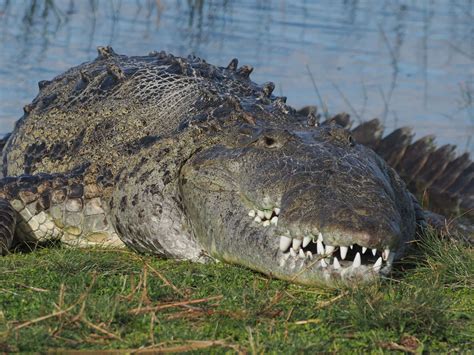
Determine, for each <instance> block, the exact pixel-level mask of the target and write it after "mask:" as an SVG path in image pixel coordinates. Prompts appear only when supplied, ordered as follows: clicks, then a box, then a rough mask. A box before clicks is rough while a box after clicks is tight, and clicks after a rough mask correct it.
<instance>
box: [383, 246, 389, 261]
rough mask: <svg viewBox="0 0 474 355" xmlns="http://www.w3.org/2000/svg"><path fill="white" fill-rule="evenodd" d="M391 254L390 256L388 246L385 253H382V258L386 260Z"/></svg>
mask: <svg viewBox="0 0 474 355" xmlns="http://www.w3.org/2000/svg"><path fill="white" fill-rule="evenodd" d="M389 256H390V249H388V248H387V249H385V250H384V251H383V253H382V259H383V260H384V261H386V260H387V259H388V257H389Z"/></svg>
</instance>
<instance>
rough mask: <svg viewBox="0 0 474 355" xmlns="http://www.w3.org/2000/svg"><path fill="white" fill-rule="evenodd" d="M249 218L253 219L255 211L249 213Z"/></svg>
mask: <svg viewBox="0 0 474 355" xmlns="http://www.w3.org/2000/svg"><path fill="white" fill-rule="evenodd" d="M249 217H252V218H254V217H255V211H254V210H250V211H249Z"/></svg>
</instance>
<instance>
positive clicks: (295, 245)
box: [293, 239, 302, 250]
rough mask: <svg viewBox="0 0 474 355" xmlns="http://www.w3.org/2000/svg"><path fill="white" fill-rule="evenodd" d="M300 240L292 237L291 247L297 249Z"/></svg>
mask: <svg viewBox="0 0 474 355" xmlns="http://www.w3.org/2000/svg"><path fill="white" fill-rule="evenodd" d="M301 243H302V241H301V240H299V239H293V249H295V250H298V249H299V248H300V246H301Z"/></svg>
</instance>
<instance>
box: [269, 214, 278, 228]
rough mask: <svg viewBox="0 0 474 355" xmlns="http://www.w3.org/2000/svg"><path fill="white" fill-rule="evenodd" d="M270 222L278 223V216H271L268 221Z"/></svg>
mask: <svg viewBox="0 0 474 355" xmlns="http://www.w3.org/2000/svg"><path fill="white" fill-rule="evenodd" d="M270 223H271V224H274V225H275V226H276V225H277V224H278V217H276V216H275V217H273V218H272V219H271V221H270Z"/></svg>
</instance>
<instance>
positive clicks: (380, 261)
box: [372, 257, 382, 272]
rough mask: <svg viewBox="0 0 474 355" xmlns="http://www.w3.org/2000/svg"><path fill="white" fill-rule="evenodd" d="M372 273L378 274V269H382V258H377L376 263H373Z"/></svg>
mask: <svg viewBox="0 0 474 355" xmlns="http://www.w3.org/2000/svg"><path fill="white" fill-rule="evenodd" d="M372 267H373V269H374V271H376V272H378V271H379V270H380V268H381V267H382V257H379V258H378V259H377V261H376V262H375V264H374V266H372Z"/></svg>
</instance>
